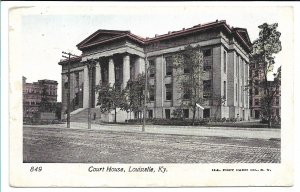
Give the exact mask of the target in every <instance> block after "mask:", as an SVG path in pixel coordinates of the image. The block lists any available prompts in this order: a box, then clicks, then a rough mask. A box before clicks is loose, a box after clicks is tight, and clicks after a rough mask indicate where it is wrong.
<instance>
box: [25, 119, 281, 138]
mask: <svg viewBox="0 0 300 192" xmlns="http://www.w3.org/2000/svg"><path fill="white" fill-rule="evenodd" d="M24 127H39V128H67V125H66V124H51V125H24ZM71 129H86V130H87V123H81V122H80V123H79V122H71ZM91 129H92V130H105V131H118V132H139V133H141V132H142V125H121V124H92V126H91ZM145 133H158V134H174V135H196V136H216V137H237V138H257V139H271V138H273V139H280V129H267V128H238V127H205V126H204V127H202V126H196V127H192V126H161V125H146V130H145Z"/></svg>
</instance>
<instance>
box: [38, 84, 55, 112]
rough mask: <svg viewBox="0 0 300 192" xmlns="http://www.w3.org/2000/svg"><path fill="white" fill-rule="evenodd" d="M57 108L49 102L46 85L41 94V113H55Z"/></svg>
mask: <svg viewBox="0 0 300 192" xmlns="http://www.w3.org/2000/svg"><path fill="white" fill-rule="evenodd" d="M55 110H56V106H55V104H52V103H51V102H50V101H49V97H48V92H47V86H46V85H44V86H43V89H42V94H41V102H40V105H39V112H55Z"/></svg>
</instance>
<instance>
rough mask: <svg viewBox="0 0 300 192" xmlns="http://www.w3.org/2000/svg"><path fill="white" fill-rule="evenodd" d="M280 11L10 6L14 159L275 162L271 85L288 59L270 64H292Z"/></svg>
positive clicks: (276, 91) (159, 167)
mask: <svg viewBox="0 0 300 192" xmlns="http://www.w3.org/2000/svg"><path fill="white" fill-rule="evenodd" d="M62 10H65V12H63V13H62ZM100 10H101V11H100ZM132 10H135V11H132ZM226 10H227V11H226ZM254 10H264V13H262V15H260V14H254ZM130 11H132V12H130ZM200 12H201V14H200ZM229 12H230V13H229ZM292 12H293V9H292V8H291V7H255V6H254V7H250V8H246V7H232V8H228V7H226V8H224V7H217V6H216V7H205V6H202V7H201V6H196V7H195V6H194V7H193V6H191V7H189V6H186V7H185V6H174V7H171V6H170V7H168V8H166V7H159V6H153V7H151V6H140V7H139V9H135V7H134V6H129V5H128V6H126V4H125V5H124V6H108V7H107V9H105V6H103V7H101V6H99V7H67V8H66V7H51V6H50V7H38V6H37V7H25V8H16V9H13V10H10V16H11V18H12V19H11V29H10V30H11V33H12V37H16V38H14V39H13V40H12V42H13V43H15V45H18V47H17V49H16V50H13V51H11V53H10V56H11V54H12V53H13V52H15V53H20V54H19V55H18V58H16V57H14V56H11V57H12V58H14V59H12V60H13V61H15V62H17V63H18V64H16V65H15V66H21V70H19V71H18V72H17V73H15V72H14V73H15V74H14V75H13V76H14V80H15V81H17V82H20V83H21V89H19V88H18V91H20V90H21V92H20V93H21V94H20V95H18V96H20V97H19V98H21V101H22V102H21V108H20V109H21V111H22V114H21V115H20V117H21V119H20V120H21V123H20V125H21V127H20V129H18V130H19V131H20V132H19V136H20V138H21V140H18V141H19V142H20V143H19V144H18V146H20V147H21V150H20V151H19V153H20V157H21V159H20V160H21V161H22V163H23V164H22V166H29V168H30V169H29V170H30V172H42V171H43V169H44V168H43V166H37V165H38V164H41V165H47V164H49V165H55V164H58V165H59V166H63V165H68V166H72V164H80V165H84V166H85V167H87V168H86V170H87V171H88V172H124V173H125V172H126V174H127V173H128V172H138V173H142V172H152V173H157V172H161V174H164V173H165V174H167V172H170V167H168V165H170V166H173V165H178V166H181V165H182V166H185V165H193V166H198V165H200V166H206V165H213V164H216V165H220V164H225V165H226V166H230V165H241V166H240V167H239V168H235V167H234V168H233V169H232V170H234V171H236V172H243V171H247V172H268V171H271V168H269V167H268V166H266V165H270V166H271V167H276V166H283V165H285V163H286V158H287V157H289V156H283V154H285V153H283V150H284V149H283V146H285V147H286V144H285V143H282V137H283V135H286V134H285V133H286V131H287V130H285V131H284V132H283V129H284V128H285V127H284V126H282V125H284V124H282V123H281V119H282V117H284V115H283V112H282V107H283V105H282V101H283V100H284V99H283V97H282V92H284V90H290V87H289V86H286V84H282V85H281V82H282V76H283V78H284V76H286V74H287V73H288V72H289V71H288V70H290V67H287V68H286V69H288V70H286V71H285V72H286V74H284V72H283V74H282V68H284V67H286V66H287V65H293V62H291V63H289V62H286V57H287V56H288V53H287V52H288V50H289V49H290V48H291V44H289V43H290V40H291V39H290V37H289V36H288V35H289V34H290V33H291V32H290V31H291V30H290V29H293V18H292V16H291V13H292ZM167 13H169V14H167ZM267 15H268V16H267ZM16 18H17V19H16ZM14 19H15V20H14ZM290 24H291V25H290ZM16 34H17V35H16ZM14 35H15V36H14ZM15 62H14V63H15ZM14 63H11V64H10V65H12V68H13V66H14ZM285 82H287V81H285ZM285 86H286V87H285ZM12 89H13V87H12ZM286 93H287V92H286ZM286 98H288V97H286ZM18 125H19V124H18ZM283 133H284V134H283ZM12 138H14V137H11V142H12ZM18 138H19V137H18ZM283 159H284V160H283ZM282 163H283V164H282ZM120 164H121V165H125V167H122V166H119V165H120ZM31 165H33V166H31ZM102 165H103V166H102ZM249 165H250V167H251V166H254V165H255V166H256V165H258V167H257V168H252V167H251V169H250V168H249V167H247V166H249ZM243 166H244V167H243ZM262 166H264V167H262ZM209 170H210V171H211V173H213V172H219V171H221V172H226V171H231V168H230V167H229V168H228V169H227V168H225V167H224V169H219V168H218V167H217V166H216V167H214V168H209ZM196 185H197V184H196ZM125 186H126V185H125ZM130 186H131V185H130ZM168 186H172V185H168ZM191 186H193V185H191Z"/></svg>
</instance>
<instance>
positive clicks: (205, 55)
mask: <svg viewBox="0 0 300 192" xmlns="http://www.w3.org/2000/svg"><path fill="white" fill-rule="evenodd" d="M203 56H204V57H208V56H211V49H206V50H204V51H203Z"/></svg>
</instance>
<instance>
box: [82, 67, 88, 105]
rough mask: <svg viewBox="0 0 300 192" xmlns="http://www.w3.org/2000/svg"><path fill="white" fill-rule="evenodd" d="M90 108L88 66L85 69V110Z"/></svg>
mask: <svg viewBox="0 0 300 192" xmlns="http://www.w3.org/2000/svg"><path fill="white" fill-rule="evenodd" d="M88 106H89V70H88V67H87V66H84V69H83V108H88Z"/></svg>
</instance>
